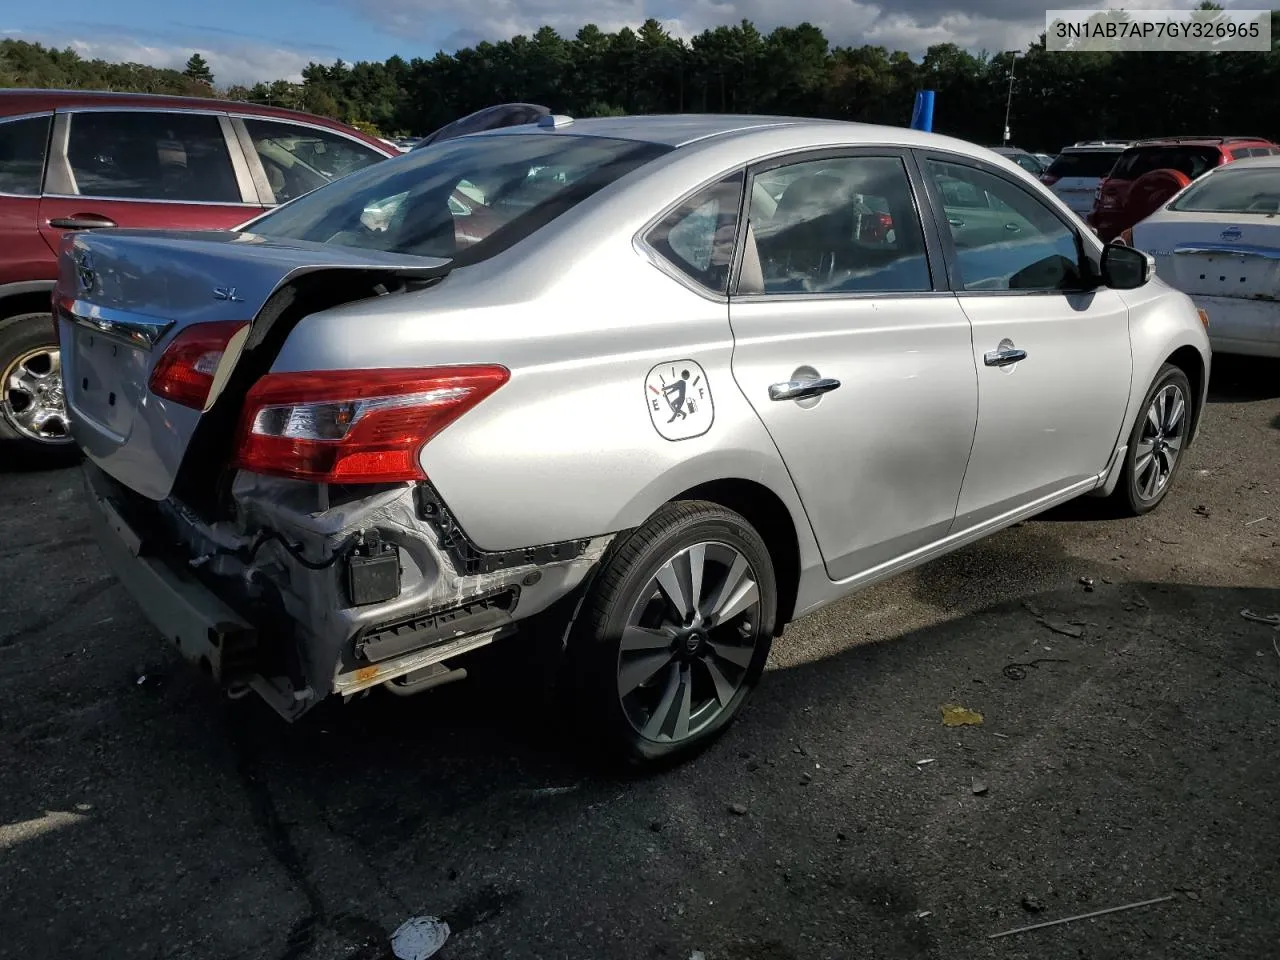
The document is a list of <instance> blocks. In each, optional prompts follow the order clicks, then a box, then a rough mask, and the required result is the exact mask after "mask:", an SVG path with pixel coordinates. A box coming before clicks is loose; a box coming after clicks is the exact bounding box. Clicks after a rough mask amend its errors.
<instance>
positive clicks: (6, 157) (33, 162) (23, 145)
mask: <svg viewBox="0 0 1280 960" xmlns="http://www.w3.org/2000/svg"><path fill="white" fill-rule="evenodd" d="M52 119H53V118H52V117H27V118H25V119H23V120H10V121H8V122H7V123H0V193H8V194H14V195H16V196H19V197H38V196H39V195H40V184H41V182H42V181H43V180H44V155H45V150H46V148H47V147H48V145H49V124H50V122H51V121H52Z"/></svg>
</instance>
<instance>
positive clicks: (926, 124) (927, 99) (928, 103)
mask: <svg viewBox="0 0 1280 960" xmlns="http://www.w3.org/2000/svg"><path fill="white" fill-rule="evenodd" d="M911 129H912V130H924V131H925V132H926V133H929V132H932V130H933V91H932V90H921V91H919V92H918V93H917V94H916V106H915V109H914V110H912V111H911Z"/></svg>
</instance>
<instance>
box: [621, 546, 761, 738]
mask: <svg viewBox="0 0 1280 960" xmlns="http://www.w3.org/2000/svg"><path fill="white" fill-rule="evenodd" d="M759 615H760V589H759V585H758V580H757V575H756V572H755V570H753V569H752V567H751V564H750V563H749V562H748V561H747V559H746V557H744V556H743V555H742V554H741V553H740V552H739V551H738V550H737V549H735V548H734V547H731V546H729V545H728V544H726V543H720V542H710V541H708V542H702V543H696V544H694V545H693V546H690V547H686V548H685V549H683V550H681V551H680V552H679V553H677V554H676V555H675V556H673V557H671V558H670V559H669V560H668V561H667V562H666V563H664V564H663V565H662V566H661V567H660V568H659V569H658V572H657V573H656V574H654V575H653V577H651V578H650V580H649V582H648V583H647V584H646V585H645V588H644V589H643V590H642V591H641V593H640V597H639V599H638V600H637V602H636V604H635V606H634V607H633V608H632V610H631V614H630V616H629V617H628V618H627V622H626V626H625V627H624V628H623V631H622V638H621V645H620V649H619V653H618V670H617V683H618V697H619V700H620V702H621V704H622V708H623V712H624V713H625V715H626V717H627V720H628V722H629V723H630V724H631V726H632V727H633V728H634V729H635V730H636V732H637V733H639V734H640V735H641V736H642V737H644V738H645V739H647V740H652V741H656V742H665V743H676V742H680V741H683V740H686V739H688V738H689V737H692V736H695V735H696V734H697V733H698V732H699V731H701V730H703V729H705V728H706V727H707V726H708V725H709V724H711V723H712V722H713V721H714V720H715V719H716V718H717V717H718V716H720V714H721V713H723V711H724V710H725V709H726V708H728V707H729V705H730V704H731V703H732V702H733V701H734V699H735V697H736V696H737V695H738V693H739V691H740V690H741V689H742V687H743V683H744V681H745V680H746V677H747V674H748V671H749V669H750V667H751V664H752V661H753V660H754V658H755V655H756V648H757V642H758V638H757V632H758V627H759Z"/></svg>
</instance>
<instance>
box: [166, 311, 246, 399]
mask: <svg viewBox="0 0 1280 960" xmlns="http://www.w3.org/2000/svg"><path fill="white" fill-rule="evenodd" d="M246 326H248V322H247V321H245V320H219V321H216V322H214V323H197V324H193V325H192V326H190V327H187V329H185V330H183V331H182V332H181V333H179V334H178V335H177V336H176V337H174V338H173V342H172V343H170V344H169V346H168V347H167V348H166V349H165V351H164V353H162V354H161V355H160V359H159V360H158V361H157V362H156V367H155V369H154V370H152V371H151V382H150V383H149V384H148V386H149V387H150V389H151V392H152V393H154V394H155V395H156V396H159V397H164V398H165V399H166V400H172V401H173V402H174V403H180V404H182V405H183V406H184V407H190V408H191V409H192V410H203V409H204V405H205V404H206V403H208V401H209V391H210V390H211V389H212V388H213V378H214V374H216V373H217V372H218V364H219V363H220V362H221V361H222V355H223V353H225V352H226V349H227V345H228V344H229V343H231V338H232V337H234V336H235V335H236V334H237V333H239V332H240V331H241V330H242V329H243V328H244V327H246Z"/></svg>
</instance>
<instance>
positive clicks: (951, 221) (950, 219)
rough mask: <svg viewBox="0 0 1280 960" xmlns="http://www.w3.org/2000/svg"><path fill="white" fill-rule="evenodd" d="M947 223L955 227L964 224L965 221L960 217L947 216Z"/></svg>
mask: <svg viewBox="0 0 1280 960" xmlns="http://www.w3.org/2000/svg"><path fill="white" fill-rule="evenodd" d="M947 223H949V224H951V225H952V226H953V227H963V226H964V221H963V220H961V219H960V218H959V217H947Z"/></svg>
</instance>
